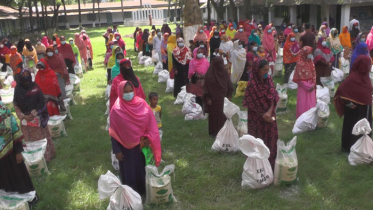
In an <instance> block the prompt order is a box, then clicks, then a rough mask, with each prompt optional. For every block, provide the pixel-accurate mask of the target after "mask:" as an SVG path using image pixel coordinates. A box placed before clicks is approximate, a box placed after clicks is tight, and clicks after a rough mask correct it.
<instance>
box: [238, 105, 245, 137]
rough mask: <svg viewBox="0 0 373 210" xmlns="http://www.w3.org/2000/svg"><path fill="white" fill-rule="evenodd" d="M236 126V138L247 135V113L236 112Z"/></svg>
mask: <svg viewBox="0 0 373 210" xmlns="http://www.w3.org/2000/svg"><path fill="white" fill-rule="evenodd" d="M238 117H239V119H238V125H237V132H238V136H239V137H242V136H243V135H245V134H247V132H248V131H247V111H239V112H238Z"/></svg>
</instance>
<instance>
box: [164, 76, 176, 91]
mask: <svg viewBox="0 0 373 210" xmlns="http://www.w3.org/2000/svg"><path fill="white" fill-rule="evenodd" d="M174 82H175V81H174V80H173V79H168V80H167V86H166V93H172V92H174Z"/></svg>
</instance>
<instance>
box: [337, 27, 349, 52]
mask: <svg viewBox="0 0 373 210" xmlns="http://www.w3.org/2000/svg"><path fill="white" fill-rule="evenodd" d="M339 41H340V42H341V45H342V46H344V47H349V48H351V38H350V33H348V26H343V28H342V33H340V34H339Z"/></svg>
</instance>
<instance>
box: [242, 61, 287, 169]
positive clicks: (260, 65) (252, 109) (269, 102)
mask: <svg viewBox="0 0 373 210" xmlns="http://www.w3.org/2000/svg"><path fill="white" fill-rule="evenodd" d="M268 72H269V63H268V61H267V60H264V59H257V60H256V61H255V62H254V66H253V69H252V71H251V74H250V80H249V82H248V83H247V88H246V93H245V97H244V101H243V106H244V107H246V108H247V110H248V114H247V122H248V123H247V127H248V134H250V135H252V136H254V137H255V138H260V139H262V140H263V141H264V143H265V145H266V146H267V147H268V148H269V150H270V152H271V155H270V157H269V162H270V163H271V166H272V169H273V170H274V165H275V160H276V155H277V145H276V143H277V140H278V130H277V121H276V112H275V110H276V106H277V102H278V100H279V99H280V97H279V96H278V93H277V91H276V89H275V86H274V84H273V81H272V78H271V76H269V75H268Z"/></svg>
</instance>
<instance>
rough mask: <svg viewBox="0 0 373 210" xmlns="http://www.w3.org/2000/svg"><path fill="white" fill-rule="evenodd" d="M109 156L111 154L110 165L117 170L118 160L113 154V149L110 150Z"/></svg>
mask: <svg viewBox="0 0 373 210" xmlns="http://www.w3.org/2000/svg"><path fill="white" fill-rule="evenodd" d="M110 156H111V165H112V166H113V168H114V170H116V171H119V161H118V159H117V157H116V156H115V154H114V153H113V150H111V152H110Z"/></svg>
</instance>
